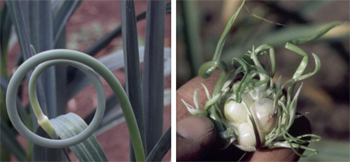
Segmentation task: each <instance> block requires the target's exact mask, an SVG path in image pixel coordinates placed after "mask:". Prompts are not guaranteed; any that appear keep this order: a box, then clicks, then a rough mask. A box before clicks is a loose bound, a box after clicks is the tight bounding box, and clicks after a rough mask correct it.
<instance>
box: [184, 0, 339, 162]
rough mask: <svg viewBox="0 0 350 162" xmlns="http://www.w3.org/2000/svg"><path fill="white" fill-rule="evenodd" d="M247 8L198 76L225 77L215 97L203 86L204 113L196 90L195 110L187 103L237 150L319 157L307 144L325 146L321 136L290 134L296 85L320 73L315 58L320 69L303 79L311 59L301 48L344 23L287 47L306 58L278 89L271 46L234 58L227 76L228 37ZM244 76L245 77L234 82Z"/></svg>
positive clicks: (290, 43) (253, 49)
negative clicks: (304, 152) (275, 150)
mask: <svg viewBox="0 0 350 162" xmlns="http://www.w3.org/2000/svg"><path fill="white" fill-rule="evenodd" d="M244 3H245V1H243V2H242V4H241V6H240V7H239V8H238V9H237V11H236V12H235V14H234V15H233V16H232V17H231V19H230V21H229V22H228V24H227V25H226V27H225V29H224V32H223V34H222V36H221V37H220V40H219V42H218V45H217V48H216V50H215V53H214V57H213V59H212V60H211V61H209V62H206V63H204V64H203V65H202V66H201V67H200V69H199V72H198V73H199V75H200V76H201V77H203V78H208V77H209V76H211V75H212V74H213V72H214V71H215V70H216V69H219V70H221V72H222V73H221V75H220V77H219V78H218V81H217V82H216V85H215V87H214V90H213V92H212V94H211V95H210V94H209V91H208V90H207V88H206V87H205V86H204V85H203V87H204V89H205V93H206V95H207V98H208V101H207V103H206V104H205V106H204V108H203V109H200V108H199V107H198V98H197V93H198V92H197V90H195V93H194V103H195V108H193V107H192V106H191V105H190V104H188V103H186V102H185V101H184V100H182V101H183V103H184V104H185V106H186V107H187V109H188V110H189V112H190V113H191V114H193V115H208V116H209V117H210V118H211V119H212V120H213V122H214V124H215V126H216V127H217V130H218V131H219V132H220V134H221V137H222V139H223V141H224V142H226V144H225V147H227V146H228V145H229V144H234V145H235V146H237V147H238V148H240V149H242V150H244V151H256V149H257V148H270V149H272V148H291V149H292V150H293V151H294V152H295V154H297V155H299V156H301V157H306V156H311V155H314V154H317V150H315V149H312V148H309V147H307V146H305V144H307V143H310V142H318V141H320V140H321V137H320V136H317V135H315V134H304V135H301V136H297V137H294V136H292V135H291V134H289V132H288V130H289V128H290V127H291V126H292V124H293V122H294V119H295V118H296V106H297V100H298V96H299V94H300V90H301V87H302V84H301V86H300V87H299V88H298V90H297V91H296V93H295V94H294V95H293V93H294V88H295V86H296V84H297V82H298V81H302V80H304V79H307V78H309V77H311V76H313V75H315V74H316V73H317V72H318V71H319V70H320V67H321V62H320V59H319V58H318V57H317V55H315V54H312V56H313V58H314V61H315V69H314V70H313V71H312V72H310V73H306V74H304V71H305V69H306V67H307V65H308V55H307V53H306V52H305V51H303V50H302V49H301V48H299V47H298V46H296V45H298V44H302V43H306V42H309V41H312V40H315V39H317V38H319V37H321V36H322V35H324V34H325V33H327V32H328V31H329V30H331V29H332V28H334V27H337V26H339V25H342V24H344V23H332V24H330V25H328V26H327V27H325V28H324V29H322V30H320V31H318V32H317V33H316V34H315V35H313V36H311V37H305V38H298V39H294V40H290V41H288V42H287V43H286V45H285V48H286V49H288V50H290V51H292V52H294V53H296V54H298V55H300V56H302V57H303V58H302V61H301V63H300V65H299V66H298V68H297V70H296V71H295V73H294V75H293V77H292V78H291V79H290V80H288V81H286V82H285V83H284V84H281V80H280V78H281V77H280V78H279V79H278V81H277V83H274V82H273V78H274V75H275V52H274V49H273V47H272V46H270V45H267V44H263V45H260V46H258V47H257V48H255V47H254V46H253V48H252V49H251V50H249V51H247V52H246V53H244V54H245V56H243V57H239V58H233V59H232V63H231V69H232V70H228V69H229V68H227V67H226V64H225V63H224V62H223V61H221V60H220V56H221V53H222V49H223V46H224V43H225V40H226V36H227V34H228V31H229V29H230V28H231V26H232V25H233V23H234V21H235V19H236V18H237V16H238V13H239V12H240V10H241V9H242V7H243V6H244ZM263 55H268V58H269V60H270V61H269V62H268V61H267V63H269V64H267V63H266V64H264V65H263V64H261V63H260V61H259V59H258V56H263ZM236 62H237V63H238V64H239V65H240V66H238V67H237V68H236V67H235V66H234V65H235V63H236ZM239 74H242V75H243V77H242V78H241V79H240V80H239V81H236V82H235V80H237V76H238V75H239ZM284 89H286V90H287V93H285V94H284V93H282V91H283V90H284ZM297 149H304V150H309V151H311V153H309V154H307V155H302V154H300V153H299V152H298V150H297Z"/></svg>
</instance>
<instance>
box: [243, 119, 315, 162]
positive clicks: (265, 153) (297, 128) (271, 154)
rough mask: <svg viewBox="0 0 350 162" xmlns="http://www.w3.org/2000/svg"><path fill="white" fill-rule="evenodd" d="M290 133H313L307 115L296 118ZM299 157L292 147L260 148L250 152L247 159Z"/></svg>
mask: <svg viewBox="0 0 350 162" xmlns="http://www.w3.org/2000/svg"><path fill="white" fill-rule="evenodd" d="M289 133H290V134H292V135H293V136H299V135H303V134H309V133H311V124H310V121H309V120H308V119H307V118H306V117H305V116H302V117H300V118H297V119H295V121H294V123H293V125H292V126H291V127H290V129H289ZM307 145H308V144H307ZM298 151H299V153H301V154H302V153H303V152H304V150H298ZM299 158H300V157H299V156H298V155H296V154H295V153H294V152H293V151H292V149H287V148H283V149H272V150H271V149H265V150H264V149H260V150H258V151H256V152H253V153H250V154H248V155H247V156H246V158H245V161H251V162H253V161H254V162H255V161H298V160H299Z"/></svg>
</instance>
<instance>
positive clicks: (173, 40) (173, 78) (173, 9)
mask: <svg viewBox="0 0 350 162" xmlns="http://www.w3.org/2000/svg"><path fill="white" fill-rule="evenodd" d="M171 161H173V162H175V161H176V0H171Z"/></svg>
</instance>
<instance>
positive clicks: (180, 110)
mask: <svg viewBox="0 0 350 162" xmlns="http://www.w3.org/2000/svg"><path fill="white" fill-rule="evenodd" d="M219 75H220V72H219V71H216V72H214V74H213V75H212V76H211V77H209V78H208V79H203V78H201V77H195V78H193V79H192V80H190V81H189V82H187V83H186V84H185V85H183V86H182V87H180V88H179V89H178V90H177V91H176V122H179V121H180V120H181V119H183V118H185V117H187V116H188V115H190V113H189V112H188V110H187V108H186V107H185V105H184V104H183V103H182V101H181V99H183V100H184V101H186V102H187V103H189V104H191V105H194V102H193V93H194V91H195V90H197V91H198V102H199V108H201V109H202V108H203V107H204V105H205V103H206V102H207V101H208V99H207V97H206V94H205V90H204V88H203V86H202V85H201V84H204V85H205V86H206V87H207V88H208V90H209V93H210V94H211V93H212V90H213V89H214V86H215V83H216V81H217V78H218V77H219Z"/></svg>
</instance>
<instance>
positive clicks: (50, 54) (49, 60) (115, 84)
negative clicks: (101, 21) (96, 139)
mask: <svg viewBox="0 0 350 162" xmlns="http://www.w3.org/2000/svg"><path fill="white" fill-rule="evenodd" d="M42 63H43V64H42ZM61 63H65V64H69V65H73V66H75V67H77V68H79V69H80V70H82V71H84V72H85V73H87V74H88V75H89V71H90V72H91V69H93V70H95V71H96V72H97V73H98V74H100V75H101V76H102V77H103V78H104V79H105V80H106V82H107V83H108V84H109V85H110V86H111V88H112V90H113V92H114V94H115V95H116V97H117V98H118V99H119V102H120V105H121V108H122V110H123V113H124V116H125V120H126V123H127V125H128V129H129V134H130V139H131V141H132V145H133V148H134V152H135V157H136V160H137V161H144V160H145V154H144V148H143V144H142V141H141V136H140V132H139V129H138V126H137V123H136V119H135V115H134V112H133V110H132V108H131V104H130V102H129V100H128V97H127V95H126V93H125V91H124V89H123V87H122V86H121V84H120V83H119V81H118V79H117V78H116V77H115V76H114V75H113V73H112V72H111V71H110V70H109V69H108V68H107V67H105V66H104V65H103V64H102V63H101V62H99V61H97V60H96V59H94V58H93V57H91V56H89V55H87V54H84V53H81V52H77V51H73V50H64V49H58V50H50V51H45V52H42V53H39V54H37V55H35V56H33V57H31V58H29V59H28V60H27V61H25V62H24V63H23V64H22V65H21V66H20V67H19V68H18V69H17V71H16V72H15V73H14V75H13V76H12V78H11V80H10V82H9V85H8V91H7V95H6V106H7V112H8V115H9V118H10V120H11V122H12V124H13V126H14V127H15V128H16V129H17V130H18V132H19V133H20V134H22V135H23V136H24V137H25V138H26V139H28V140H29V141H31V142H33V143H35V144H37V145H41V146H44V147H49V148H64V147H70V146H73V145H76V144H78V143H80V142H82V141H84V140H85V139H87V138H88V137H90V136H91V135H92V134H93V133H94V131H95V130H96V128H97V127H98V125H99V123H100V121H101V120H102V117H103V114H104V108H105V102H104V101H105V99H104V95H97V97H98V101H99V102H98V109H97V111H96V113H95V116H94V119H93V120H92V122H91V124H90V125H89V126H88V127H87V128H86V129H85V130H84V131H83V132H81V133H80V134H79V135H77V136H74V137H71V138H68V139H62V140H57V139H47V138H43V137H40V136H38V135H36V134H34V133H33V132H31V131H30V130H29V129H28V128H27V127H26V126H25V125H24V124H23V122H22V121H21V119H20V117H19V115H18V113H17V107H16V95H17V90H18V87H19V85H20V83H21V81H22V79H23V78H24V77H25V75H26V74H27V72H28V71H29V70H30V69H32V68H34V67H35V66H37V65H39V66H38V67H37V69H36V70H35V71H34V72H33V75H32V76H34V77H32V78H31V81H30V84H29V95H30V101H31V102H32V104H33V105H34V106H33V109H35V110H34V112H35V114H36V116H37V117H38V119H39V120H42V119H44V118H45V115H43V114H42V112H41V110H39V109H40V106H39V104H38V103H37V98H36V93H35V81H36V79H37V77H39V74H40V72H41V71H42V70H43V69H45V68H47V67H49V66H51V65H54V64H61ZM81 64H84V65H81ZM83 66H85V68H84V67H83ZM86 66H87V67H90V68H91V69H89V68H86ZM89 77H90V78H92V81H93V83H94V84H95V86H96V93H97V94H101V93H102V94H103V89H102V88H101V87H99V84H98V83H97V82H96V81H97V80H95V79H93V78H94V77H92V76H90V75H89ZM40 117H42V118H40ZM44 121H45V119H44ZM46 124H47V125H50V124H49V121H47V122H46ZM47 129H48V130H50V129H51V128H50V126H48V128H47ZM51 134H52V135H55V133H54V132H52V133H51Z"/></svg>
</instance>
